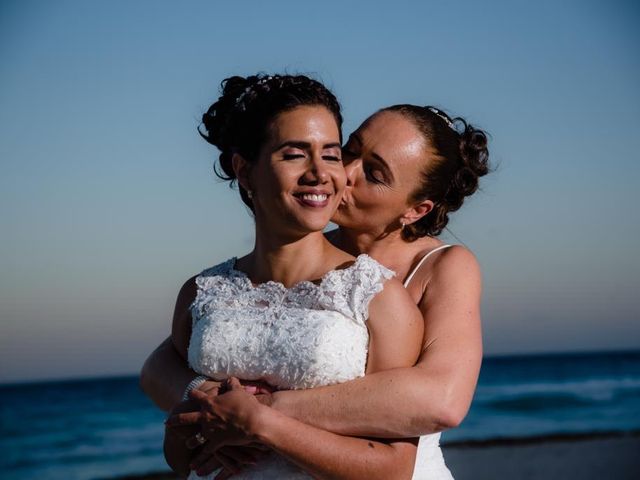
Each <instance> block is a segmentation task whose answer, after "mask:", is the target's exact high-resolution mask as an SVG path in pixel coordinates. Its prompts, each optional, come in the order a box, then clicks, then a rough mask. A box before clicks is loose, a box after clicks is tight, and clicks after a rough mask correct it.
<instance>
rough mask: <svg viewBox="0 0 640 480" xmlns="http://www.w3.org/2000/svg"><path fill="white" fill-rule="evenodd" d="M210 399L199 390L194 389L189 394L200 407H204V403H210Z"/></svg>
mask: <svg viewBox="0 0 640 480" xmlns="http://www.w3.org/2000/svg"><path fill="white" fill-rule="evenodd" d="M209 397H210V396H209V394H207V393H205V392H203V391H202V390H198V389H197V388H194V389H193V390H191V391H190V392H189V398H190V399H192V400H195V401H196V402H198V403H199V404H200V405H202V404H203V403H208V400H209Z"/></svg>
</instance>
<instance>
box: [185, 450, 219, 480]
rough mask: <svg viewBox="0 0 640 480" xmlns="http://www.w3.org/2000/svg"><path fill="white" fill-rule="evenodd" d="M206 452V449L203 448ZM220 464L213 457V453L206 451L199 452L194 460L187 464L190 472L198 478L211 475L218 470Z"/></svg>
mask: <svg viewBox="0 0 640 480" xmlns="http://www.w3.org/2000/svg"><path fill="white" fill-rule="evenodd" d="M205 450H206V448H205ZM221 466H222V463H220V461H219V460H218V459H216V457H215V456H214V455H213V452H211V451H208V450H207V451H206V452H204V451H203V452H201V453H200V454H199V455H198V456H197V457H196V458H194V459H193V460H192V461H191V463H190V464H189V468H190V469H191V470H195V471H196V473H197V474H198V476H200V477H204V476H205V475H209V474H211V473H213V471H214V470H215V469H217V468H220V467H221Z"/></svg>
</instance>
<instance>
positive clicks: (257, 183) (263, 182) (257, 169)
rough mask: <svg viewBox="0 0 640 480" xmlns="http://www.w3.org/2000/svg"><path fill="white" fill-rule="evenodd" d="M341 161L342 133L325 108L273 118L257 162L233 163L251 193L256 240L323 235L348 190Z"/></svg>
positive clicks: (303, 109) (296, 110) (303, 108)
mask: <svg viewBox="0 0 640 480" xmlns="http://www.w3.org/2000/svg"><path fill="white" fill-rule="evenodd" d="M341 158H342V155H341V149H340V131H339V129H338V126H337V124H336V121H335V118H334V116H333V114H332V113H331V112H329V110H327V109H326V108H325V107H322V106H301V107H296V108H294V109H293V110H289V111H286V112H283V113H280V114H279V115H277V116H276V117H275V118H274V119H273V120H272V121H271V122H270V124H269V126H268V128H267V140H266V142H265V143H264V144H263V145H262V148H261V149H260V153H259V155H258V159H257V161H256V162H255V163H254V164H248V163H247V162H245V161H244V160H238V161H237V162H236V167H237V168H236V171H237V173H238V179H239V181H240V182H241V183H242V185H243V186H244V187H245V188H246V189H247V190H250V191H251V192H252V197H253V198H252V201H253V207H254V211H255V218H256V228H257V231H258V234H260V232H266V231H267V230H268V231H270V232H277V233H278V234H285V235H296V236H298V235H301V234H302V235H304V234H306V233H309V232H314V231H322V229H324V227H325V226H326V225H327V224H328V223H329V220H330V219H331V216H332V215H333V213H334V212H335V210H336V208H337V206H338V203H339V202H340V199H341V196H342V193H343V191H344V187H345V184H346V174H345V170H344V167H343V165H342V161H341Z"/></svg>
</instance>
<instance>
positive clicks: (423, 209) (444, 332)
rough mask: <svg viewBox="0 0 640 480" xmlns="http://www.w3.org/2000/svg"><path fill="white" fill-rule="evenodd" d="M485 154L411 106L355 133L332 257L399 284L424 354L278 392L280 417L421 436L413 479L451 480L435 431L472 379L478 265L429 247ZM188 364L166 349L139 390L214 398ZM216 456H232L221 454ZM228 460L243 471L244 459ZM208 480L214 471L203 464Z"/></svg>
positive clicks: (169, 345)
mask: <svg viewBox="0 0 640 480" xmlns="http://www.w3.org/2000/svg"><path fill="white" fill-rule="evenodd" d="M461 127H462V128H461ZM486 145H487V143H486V137H485V136H484V134H483V132H482V131H480V130H476V129H474V128H473V127H471V126H468V125H466V124H465V123H464V122H462V121H456V122H455V125H454V123H452V122H451V119H449V117H448V116H446V114H444V113H443V112H441V111H440V110H437V109H434V108H431V107H416V106H411V105H400V106H395V107H389V108H387V109H383V110H381V111H379V112H377V113H376V114H374V115H373V116H372V117H370V118H369V119H368V120H367V121H366V122H364V123H363V125H362V126H361V127H360V128H358V130H357V131H356V132H354V134H353V135H352V136H351V137H350V139H349V141H348V142H347V144H346V146H345V148H344V153H343V160H344V164H345V167H346V170H347V174H348V178H349V181H348V185H347V189H346V193H345V195H344V196H343V201H342V203H341V205H340V208H339V209H338V211H337V213H336V215H335V216H334V218H333V221H334V222H335V223H337V224H338V225H340V229H339V230H338V231H334V232H332V233H331V235H330V236H331V237H332V238H331V239H332V242H333V243H334V244H336V245H338V246H339V247H340V248H341V249H343V250H346V251H348V252H350V253H352V254H353V255H358V254H359V253H362V252H366V253H368V254H369V255H370V256H371V257H373V258H375V259H376V260H378V261H379V262H380V263H382V264H383V265H385V266H387V267H389V268H390V269H391V270H393V271H395V272H396V276H397V278H399V279H403V280H404V283H405V285H406V286H407V290H408V291H409V294H410V295H411V297H412V298H413V300H414V302H415V303H416V304H418V306H419V307H420V310H421V313H422V314H423V318H424V325H425V336H424V344H423V350H422V352H421V354H420V358H419V359H418V363H417V364H416V366H415V367H413V368H402V369H395V370H393V371H382V372H378V373H375V374H370V375H366V376H365V377H361V378H358V379H356V380H354V381H349V382H346V383H342V384H335V385H332V386H328V387H321V388H314V389H309V390H292V391H284V390H282V391H277V392H275V393H274V394H273V395H271V396H270V398H269V400H270V403H271V406H272V408H274V409H276V410H278V411H280V412H282V413H284V414H286V415H287V416H289V417H293V418H296V419H298V420H301V421H303V422H305V423H308V424H311V425H315V426H317V427H320V428H323V429H326V430H328V431H332V432H336V433H341V434H345V435H359V436H372V437H386V438H397V437H409V436H418V435H422V438H421V441H420V451H419V454H418V460H417V463H416V468H415V472H414V478H416V479H441V478H442V479H445V478H451V477H450V474H449V472H448V470H447V469H446V466H445V465H444V461H443V460H442V454H441V452H440V448H439V445H438V440H439V433H438V432H439V431H441V430H443V429H446V428H452V427H455V426H457V425H458V424H459V423H460V422H461V421H462V419H463V418H464V415H465V414H466V412H467V410H468V407H469V404H470V402H471V398H472V396H473V391H474V388H475V382H476V379H477V374H478V371H479V365H480V360H481V353H482V349H481V335H480V315H479V299H480V274H479V269H478V265H477V262H476V260H475V258H474V257H473V255H472V254H471V253H470V252H469V251H468V250H467V249H465V248H463V247H460V246H454V247H451V248H446V247H447V246H445V245H444V244H442V242H440V241H439V240H438V239H437V238H436V237H437V235H438V233H439V232H440V231H441V230H442V228H444V226H446V223H447V220H448V214H449V213H450V212H451V211H454V210H457V209H458V208H459V207H460V205H461V204H462V200H463V198H464V197H465V196H467V195H470V194H472V193H473V192H474V191H475V189H476V187H477V185H478V177H479V176H481V175H483V174H484V173H486V172H487V159H488V151H487V148H486ZM241 193H244V192H242V191H241ZM245 196H246V195H245ZM405 225H406V227H405ZM195 295H196V286H195V283H194V282H191V284H190V283H189V282H187V284H186V285H185V288H184V289H183V291H181V294H180V296H179V297H178V301H177V304H176V314H175V319H174V322H175V321H177V322H178V323H179V322H180V321H181V320H180V319H182V321H187V322H189V321H190V316H189V315H187V314H186V313H185V312H188V307H189V305H190V304H191V302H192V301H193V298H194V297H195ZM185 319H186V320H185ZM185 358H186V353H182V354H180V353H179V352H178V351H177V350H176V349H175V347H174V345H173V342H171V341H170V340H169V339H168V340H167V341H165V342H164V343H163V344H162V345H161V346H160V347H159V348H158V349H156V350H155V351H154V352H153V353H152V355H151V356H150V357H149V359H148V360H147V362H146V363H145V365H144V367H143V370H142V376H141V385H142V387H143V389H144V390H145V392H146V393H147V394H148V395H149V396H150V397H151V398H152V399H153V400H154V401H155V402H156V403H157V404H158V405H159V406H160V407H161V408H163V409H166V410H169V409H171V408H173V407H174V406H175V405H177V404H179V402H180V400H181V397H182V393H183V391H184V390H185V387H187V384H189V385H190V387H195V389H196V390H200V391H207V390H211V389H215V388H217V384H216V382H214V381H202V380H200V379H196V380H195V381H193V380H194V376H195V375H196V374H195V373H194V372H193V370H191V369H189V368H187V366H186V361H185ZM191 420H192V421H194V422H196V421H197V422H201V421H206V419H205V418H203V417H202V416H200V417H196V418H192V419H191ZM223 451H224V452H225V454H226V453H228V454H229V455H231V454H232V453H233V449H232V448H230V447H223V449H221V450H219V452H223ZM227 460H228V461H232V460H235V461H237V462H240V463H242V462H243V455H238V456H237V457H235V458H234V456H232V457H231V458H230V457H227ZM205 463H206V462H205ZM200 465H201V466H202V465H204V464H203V463H201V464H200ZM207 469H209V471H211V470H213V468H212V467H211V465H210V464H209V465H205V468H204V470H207ZM395 478H398V477H397V476H396V477H395Z"/></svg>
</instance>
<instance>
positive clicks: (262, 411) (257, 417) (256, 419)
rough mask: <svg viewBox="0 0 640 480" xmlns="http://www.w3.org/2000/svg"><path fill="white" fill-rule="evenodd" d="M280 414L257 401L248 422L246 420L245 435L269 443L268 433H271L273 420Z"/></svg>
mask: <svg viewBox="0 0 640 480" xmlns="http://www.w3.org/2000/svg"><path fill="white" fill-rule="evenodd" d="M280 415H281V414H280V413H278V412H276V411H275V410H273V409H272V408H270V407H268V406H266V405H263V404H261V403H258V405H257V406H256V408H255V409H254V410H253V413H252V415H251V418H250V420H249V422H247V431H246V434H247V436H248V437H251V438H253V439H254V440H255V441H256V442H259V443H264V444H265V445H269V443H268V438H269V433H272V432H271V429H272V428H273V424H274V421H275V420H276V419H277V417H278V416H280Z"/></svg>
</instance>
